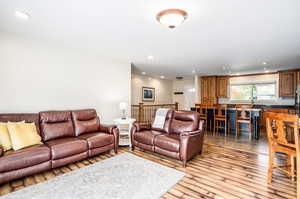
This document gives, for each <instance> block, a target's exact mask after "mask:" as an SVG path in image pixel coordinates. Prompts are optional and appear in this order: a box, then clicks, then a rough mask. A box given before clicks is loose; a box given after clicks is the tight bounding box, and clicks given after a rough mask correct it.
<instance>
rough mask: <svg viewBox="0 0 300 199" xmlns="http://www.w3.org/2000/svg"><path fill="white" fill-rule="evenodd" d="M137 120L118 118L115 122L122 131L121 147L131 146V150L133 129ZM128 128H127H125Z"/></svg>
mask: <svg viewBox="0 0 300 199" xmlns="http://www.w3.org/2000/svg"><path fill="white" fill-rule="evenodd" d="M135 121H136V119H133V118H126V119H122V118H118V119H115V120H114V123H115V125H117V126H118V128H119V131H120V138H119V146H129V149H131V133H130V132H131V128H132V125H133V123H134V122H135ZM124 126H126V127H124Z"/></svg>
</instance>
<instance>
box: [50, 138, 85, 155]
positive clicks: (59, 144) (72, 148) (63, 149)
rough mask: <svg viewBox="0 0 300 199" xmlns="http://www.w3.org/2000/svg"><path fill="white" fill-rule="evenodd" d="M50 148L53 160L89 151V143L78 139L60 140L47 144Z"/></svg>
mask: <svg viewBox="0 0 300 199" xmlns="http://www.w3.org/2000/svg"><path fill="white" fill-rule="evenodd" d="M45 144H46V145H47V146H49V147H50V150H51V157H52V160H56V159H60V158H65V157H68V156H71V155H75V154H78V153H82V152H85V151H87V150H88V146H87V142H86V141H85V140H82V139H78V138H75V137H74V138H59V139H54V140H50V141H47V142H46V143H45Z"/></svg>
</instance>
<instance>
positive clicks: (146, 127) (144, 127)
mask: <svg viewBox="0 0 300 199" xmlns="http://www.w3.org/2000/svg"><path fill="white" fill-rule="evenodd" d="M133 125H134V126H135V127H136V131H142V130H150V129H151V124H139V123H134V124H133Z"/></svg>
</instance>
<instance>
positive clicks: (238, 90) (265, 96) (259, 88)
mask: <svg viewBox="0 0 300 199" xmlns="http://www.w3.org/2000/svg"><path fill="white" fill-rule="evenodd" d="M230 91H231V93H230V99H231V100H239V101H250V100H253V101H261V100H276V82H272V83H251V84H250V83H249V84H232V85H230Z"/></svg>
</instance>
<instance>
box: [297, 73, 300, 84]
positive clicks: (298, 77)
mask: <svg viewBox="0 0 300 199" xmlns="http://www.w3.org/2000/svg"><path fill="white" fill-rule="evenodd" d="M297 84H300V70H298V71H297Z"/></svg>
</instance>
